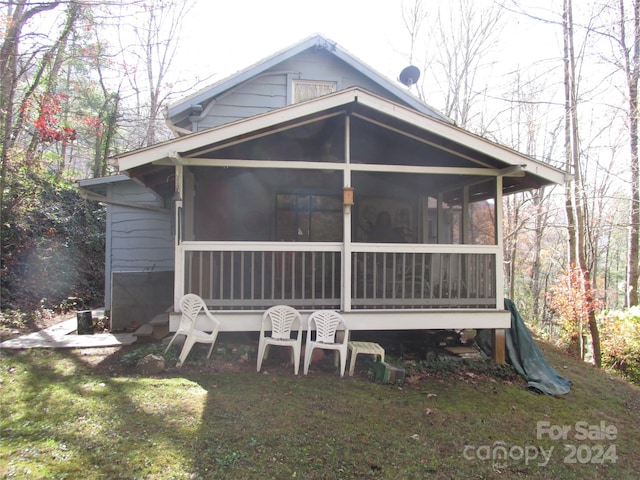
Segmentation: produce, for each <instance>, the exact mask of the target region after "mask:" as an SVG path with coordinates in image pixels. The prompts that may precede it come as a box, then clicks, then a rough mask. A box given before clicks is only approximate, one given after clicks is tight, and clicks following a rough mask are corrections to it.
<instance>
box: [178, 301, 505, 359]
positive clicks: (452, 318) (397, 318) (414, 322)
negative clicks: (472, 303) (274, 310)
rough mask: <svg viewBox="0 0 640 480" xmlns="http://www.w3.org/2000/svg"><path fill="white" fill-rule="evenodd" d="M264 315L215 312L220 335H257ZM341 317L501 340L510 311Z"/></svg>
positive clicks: (364, 326) (370, 327)
mask: <svg viewBox="0 0 640 480" xmlns="http://www.w3.org/2000/svg"><path fill="white" fill-rule="evenodd" d="M263 313H264V311H263V310H260V311H250V310H245V311H240V310H235V311H225V310H218V311H216V318H217V319H218V320H220V323H221V326H220V331H221V332H259V331H260V325H261V319H262V314H263ZM300 313H301V315H302V328H303V330H306V328H307V321H308V318H309V315H311V313H312V312H311V311H310V310H300ZM340 314H341V315H342V316H343V317H344V318H345V321H346V322H347V324H348V325H349V330H367V331H385V330H387V331H388V330H443V329H444V330H447V329H451V330H463V329H465V328H470V329H485V328H488V329H496V331H501V332H502V338H503V340H504V329H505V328H508V327H509V326H510V325H511V312H509V311H507V310H503V311H496V310H464V309H441V310H437V309H433V310H411V311H408V310H352V311H350V312H344V311H341V312H340ZM203 317H204V316H203ZM169 318H170V324H169V328H170V330H171V331H172V332H175V331H176V329H177V328H178V324H179V323H180V314H179V313H175V312H173V313H171V314H170V316H169ZM205 320H206V319H205V318H203V319H202V324H199V323H197V324H196V327H198V326H199V328H204V327H206V325H207V323H206V321H205ZM498 335H500V333H498ZM503 344H504V341H503ZM494 345H495V343H494ZM503 352H504V348H503ZM503 362H504V360H503Z"/></svg>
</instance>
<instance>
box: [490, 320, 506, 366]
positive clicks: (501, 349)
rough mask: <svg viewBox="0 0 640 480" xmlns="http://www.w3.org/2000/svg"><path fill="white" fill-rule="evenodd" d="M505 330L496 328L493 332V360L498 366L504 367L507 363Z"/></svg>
mask: <svg viewBox="0 0 640 480" xmlns="http://www.w3.org/2000/svg"><path fill="white" fill-rule="evenodd" d="M505 344H506V341H505V330H504V328H494V329H493V330H491V345H492V355H491V356H492V360H493V361H494V362H496V363H497V364H498V365H504V363H505V362H506V348H505Z"/></svg>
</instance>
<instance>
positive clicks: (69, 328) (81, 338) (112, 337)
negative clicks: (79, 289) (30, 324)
mask: <svg viewBox="0 0 640 480" xmlns="http://www.w3.org/2000/svg"><path fill="white" fill-rule="evenodd" d="M77 329H78V320H77V318H76V317H73V318H69V319H67V320H64V321H62V322H60V323H58V324H56V325H53V326H52V327H49V328H46V329H44V330H40V331H39V332H33V333H30V334H28V335H23V336H22V337H18V338H12V339H11V340H6V341H4V342H2V343H0V348H11V349H22V348H92V347H96V348H98V347H118V346H120V345H131V344H132V343H134V342H135V341H136V337H134V336H133V334H132V333H95V334H93V335H76V334H73V333H72V332H75V331H77Z"/></svg>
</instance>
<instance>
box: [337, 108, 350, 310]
mask: <svg viewBox="0 0 640 480" xmlns="http://www.w3.org/2000/svg"><path fill="white" fill-rule="evenodd" d="M350 118H351V117H350V116H349V115H347V116H346V118H345V132H344V133H345V135H344V138H345V141H344V165H345V166H344V179H343V187H351V136H350V130H351V129H350V125H351V123H350ZM343 209H344V210H343V211H344V215H343V232H344V233H343V243H342V245H343V247H342V290H341V292H342V293H341V295H340V296H341V306H340V307H341V310H343V311H345V312H349V311H351V205H343Z"/></svg>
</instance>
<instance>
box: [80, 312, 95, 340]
mask: <svg viewBox="0 0 640 480" xmlns="http://www.w3.org/2000/svg"><path fill="white" fill-rule="evenodd" d="M76 316H77V318H78V335H93V316H92V315H91V310H82V311H80V312H78V313H77V315H76Z"/></svg>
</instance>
